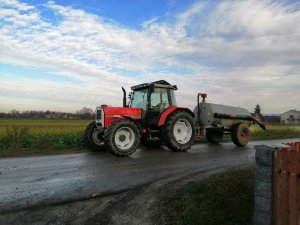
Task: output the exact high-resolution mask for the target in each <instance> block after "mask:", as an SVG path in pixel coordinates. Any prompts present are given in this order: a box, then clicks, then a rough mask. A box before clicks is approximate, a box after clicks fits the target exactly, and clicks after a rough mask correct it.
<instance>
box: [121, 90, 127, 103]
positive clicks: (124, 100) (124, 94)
mask: <svg viewBox="0 0 300 225" xmlns="http://www.w3.org/2000/svg"><path fill="white" fill-rule="evenodd" d="M122 91H123V107H127V103H126V91H125V89H124V88H123V87H122Z"/></svg>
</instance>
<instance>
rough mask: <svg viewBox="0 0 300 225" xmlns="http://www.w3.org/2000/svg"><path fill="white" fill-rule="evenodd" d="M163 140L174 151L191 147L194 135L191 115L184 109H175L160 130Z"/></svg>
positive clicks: (181, 150)
mask: <svg viewBox="0 0 300 225" xmlns="http://www.w3.org/2000/svg"><path fill="white" fill-rule="evenodd" d="M162 135H163V141H164V143H165V144H166V146H167V147H168V148H169V149H171V150H172V151H175V152H183V151H186V150H187V149H189V148H191V146H192V144H193V142H194V136H195V124H194V121H193V118H192V116H191V115H190V114H189V113H188V112H185V111H175V112H174V113H173V114H172V115H170V116H169V117H168V119H167V121H166V122H165V125H164V127H163V130H162Z"/></svg>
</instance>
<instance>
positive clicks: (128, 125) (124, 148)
mask: <svg viewBox="0 0 300 225" xmlns="http://www.w3.org/2000/svg"><path fill="white" fill-rule="evenodd" d="M139 142H140V132H139V129H138V127H137V126H136V125H135V123H134V122H132V121H130V120H118V121H116V122H114V123H113V124H111V125H110V126H109V128H108V129H107V130H106V132H105V135H104V143H105V146H106V148H107V149H108V150H109V151H110V152H111V154H113V155H115V156H120V157H124V156H128V155H130V154H132V153H133V152H135V150H136V149H137V147H138V145H139Z"/></svg>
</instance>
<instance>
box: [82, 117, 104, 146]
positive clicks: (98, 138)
mask: <svg viewBox="0 0 300 225" xmlns="http://www.w3.org/2000/svg"><path fill="white" fill-rule="evenodd" d="M96 128H97V127H96V122H95V121H92V122H90V124H89V125H87V126H86V128H85V130H84V133H83V142H84V145H85V146H86V147H88V148H89V149H90V150H92V151H101V150H104V149H105V147H104V140H103V134H104V132H103V131H102V132H101V131H100V130H97V129H96Z"/></svg>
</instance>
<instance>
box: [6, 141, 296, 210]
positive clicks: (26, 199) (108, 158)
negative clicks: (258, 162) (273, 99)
mask: <svg viewBox="0 0 300 225" xmlns="http://www.w3.org/2000/svg"><path fill="white" fill-rule="evenodd" d="M296 140H297V141H300V140H299V139H289V140H275V141H274V140H273V141H256V142H251V143H249V144H248V146H246V147H244V148H238V147H236V146H235V145H234V144H232V143H223V144H221V145H209V144H196V145H194V146H193V147H192V149H190V150H189V151H188V152H184V153H176V152H171V151H169V150H168V149H167V148H165V147H162V148H158V149H149V148H139V149H138V150H137V151H136V152H135V153H134V154H133V155H131V156H130V157H125V158H116V157H114V156H112V155H111V154H109V153H108V152H99V153H77V154H63V155H51V156H35V157H14V158H3V159H0V212H5V211H12V210H16V209H23V208H29V207H35V206H40V205H49V204H57V203H63V202H70V201H75V200H81V199H88V198H92V197H95V196H99V195H108V194H114V193H118V192H121V191H125V190H129V189H131V188H133V187H136V186H139V185H144V184H147V183H151V182H153V181H156V180H159V179H164V178H166V177H171V176H176V177H184V176H187V175H189V174H195V173H199V172H202V171H209V170H214V169H218V168H227V167H234V166H241V165H246V164H251V163H254V154H255V150H254V145H261V144H280V143H283V142H291V141H296Z"/></svg>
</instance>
